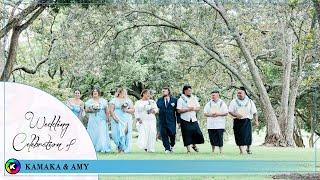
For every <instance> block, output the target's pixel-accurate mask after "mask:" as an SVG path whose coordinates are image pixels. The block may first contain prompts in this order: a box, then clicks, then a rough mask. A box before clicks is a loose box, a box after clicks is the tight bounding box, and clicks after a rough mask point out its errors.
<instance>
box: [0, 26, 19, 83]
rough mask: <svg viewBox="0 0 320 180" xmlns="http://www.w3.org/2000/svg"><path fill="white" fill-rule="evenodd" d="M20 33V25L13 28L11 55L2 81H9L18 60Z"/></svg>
mask: <svg viewBox="0 0 320 180" xmlns="http://www.w3.org/2000/svg"><path fill="white" fill-rule="evenodd" d="M20 33H21V29H20V28H19V27H15V28H13V31H12V35H11V40H10V47H9V55H8V58H7V61H6V63H5V66H4V69H3V72H2V75H1V78H0V80H1V81H8V80H9V78H10V74H11V71H12V70H13V65H14V63H15V61H16V56H17V48H18V44H19V36H20Z"/></svg>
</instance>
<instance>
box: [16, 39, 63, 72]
mask: <svg viewBox="0 0 320 180" xmlns="http://www.w3.org/2000/svg"><path fill="white" fill-rule="evenodd" d="M56 40H57V39H52V40H51V43H50V46H49V50H48V53H47V57H46V58H45V59H43V60H42V61H40V62H39V63H38V64H37V65H36V67H35V68H34V69H28V68H27V67H24V66H23V67H17V68H15V69H13V71H12V73H13V72H14V71H18V70H22V71H24V72H26V73H28V74H35V73H36V72H37V70H38V69H39V67H40V66H41V65H42V64H44V63H45V62H47V61H48V60H49V56H50V54H51V51H52V46H53V44H54V42H55V41H56Z"/></svg>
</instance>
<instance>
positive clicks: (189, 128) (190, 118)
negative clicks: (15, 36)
mask: <svg viewBox="0 0 320 180" xmlns="http://www.w3.org/2000/svg"><path fill="white" fill-rule="evenodd" d="M177 110H178V113H180V118H181V122H180V124H181V133H182V139H183V144H184V146H185V147H186V148H187V153H190V146H191V147H192V149H193V150H194V151H196V152H199V150H198V147H197V146H196V144H203V143H204V138H203V135H202V132H201V130H200V127H199V123H198V119H197V116H196V112H198V111H199V110H200V104H199V102H198V99H197V97H195V96H193V95H192V88H191V86H189V85H185V86H184V87H183V89H182V95H181V96H180V98H179V99H178V103H177Z"/></svg>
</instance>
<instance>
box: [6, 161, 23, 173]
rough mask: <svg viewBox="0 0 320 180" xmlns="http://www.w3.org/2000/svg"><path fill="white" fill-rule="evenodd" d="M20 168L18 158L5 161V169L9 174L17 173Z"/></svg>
mask: <svg viewBox="0 0 320 180" xmlns="http://www.w3.org/2000/svg"><path fill="white" fill-rule="evenodd" d="M20 169H21V164H20V162H19V161H18V160H16V159H9V160H8V161H7V162H6V171H7V172H8V173H9V174H17V173H18V172H19V171H20Z"/></svg>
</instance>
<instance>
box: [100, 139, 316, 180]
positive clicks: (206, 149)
mask: <svg viewBox="0 0 320 180" xmlns="http://www.w3.org/2000/svg"><path fill="white" fill-rule="evenodd" d="M135 141H136V139H134V142H133V147H132V148H133V149H132V152H131V153H128V154H118V153H116V152H114V153H98V155H97V156H98V159H101V160H102V159H103V160H107V159H110V160H271V161H273V160H274V161H282V160H283V161H314V160H315V157H316V159H317V161H319V160H320V151H319V149H318V150H317V152H315V150H314V149H312V148H283V147H265V146H252V148H251V149H252V152H253V154H251V155H248V154H244V155H240V154H239V150H238V148H237V147H236V145H232V144H230V143H228V144H226V145H225V146H224V153H223V154H222V155H221V154H219V153H218V149H216V152H215V153H212V152H211V146H210V143H209V142H205V144H201V145H198V147H199V150H200V152H199V153H196V152H192V153H191V154H187V153H186V149H185V148H184V147H183V143H182V142H177V144H176V146H175V152H174V153H171V154H165V153H164V149H163V146H162V141H157V143H156V151H157V152H154V153H146V152H144V151H143V150H141V149H139V148H138V147H137V145H136V143H135ZM113 147H114V146H113ZM217 163H218V162H217ZM317 164H319V167H320V162H319V163H317ZM313 169H314V163H310V164H308V165H306V166H305V167H301V169H299V170H300V171H302V170H307V171H312V170H313ZM272 175H273V174H268V172H265V173H264V174H248V175H247V174H217V175H212V176H203V175H188V176H185V175H169V176H168V175H153V176H150V175H130V176H105V175H104V176H100V177H99V179H100V180H109V179H111V180H113V179H114V180H120V179H125V180H133V179H139V180H147V179H155V180H180V179H181V180H185V179H190V180H198V179H199V180H200V179H201V180H202V179H204V180H206V179H208V180H209V179H226V180H229V179H236V180H245V179H249V180H250V179H252V180H256V179H272Z"/></svg>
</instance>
